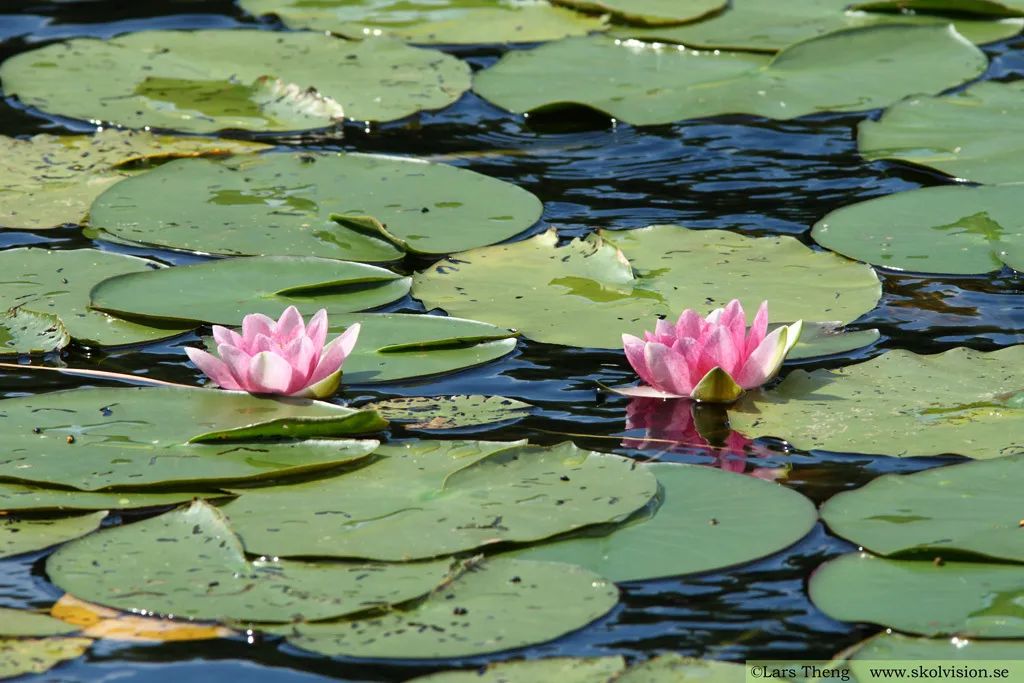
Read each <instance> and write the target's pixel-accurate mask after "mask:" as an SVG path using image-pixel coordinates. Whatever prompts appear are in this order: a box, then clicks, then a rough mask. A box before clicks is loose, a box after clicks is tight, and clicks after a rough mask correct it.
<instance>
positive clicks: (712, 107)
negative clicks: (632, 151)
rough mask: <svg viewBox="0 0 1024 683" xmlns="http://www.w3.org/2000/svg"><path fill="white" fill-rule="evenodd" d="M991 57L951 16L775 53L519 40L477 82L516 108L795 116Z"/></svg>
mask: <svg viewBox="0 0 1024 683" xmlns="http://www.w3.org/2000/svg"><path fill="white" fill-rule="evenodd" d="M987 64H988V60H987V59H986V57H985V55H984V53H982V52H981V50H979V49H978V48H977V47H975V46H974V45H972V44H971V43H970V42H968V41H967V40H965V39H964V38H963V36H961V35H960V34H958V33H957V32H956V31H955V30H953V28H952V27H950V26H946V25H936V26H911V25H904V24H888V25H882V26H870V27H866V28H859V29H850V30H846V31H837V32H835V33H829V34H826V35H824V36H821V37H818V38H814V39H811V40H807V41H805V42H801V43H797V44H795V45H791V46H789V47H787V48H786V49H784V50H782V51H781V52H780V53H779V54H778V55H776V56H775V57H774V58H773V59H771V60H769V59H768V57H766V56H764V55H757V54H753V53H743V52H721V53H719V51H717V50H716V51H705V52H698V51H694V50H687V49H685V48H683V47H682V46H678V47H677V46H674V45H673V46H669V47H665V46H652V45H650V44H644V43H640V42H639V41H632V40H627V41H613V40H611V39H610V38H604V37H589V38H569V39H566V40H562V41H558V42H555V43H549V44H546V45H542V46H541V47H539V48H536V49H534V50H529V51H515V52H510V53H508V54H506V55H505V56H504V57H503V58H502V59H501V61H499V62H498V63H497V64H496V65H495V66H493V67H491V68H489V69H487V70H485V71H483V72H480V73H478V74H476V76H475V77H474V89H475V90H476V92H478V93H479V94H480V95H481V96H483V97H485V98H486V99H488V100H490V101H491V102H493V103H494V104H496V105H498V106H499V107H502V108H504V109H508V110H511V111H514V112H532V111H537V110H543V109H550V108H554V107H559V106H564V105H566V104H579V105H584V106H587V107H591V108H593V109H596V110H599V111H602V112H605V113H607V114H609V115H610V116H612V117H614V118H616V119H620V120H622V121H625V122H627V123H632V124H634V125H654V124H662V123H671V122H673V121H678V120H680V119H692V118H699V117H706V116H718V115H721V114H756V115H759V116H766V117H768V118H774V119H792V118H796V117H798V116H804V115H807V114H814V113H818V112H822V111H863V110H865V109H873V108H876V107H885V106H888V105H890V104H892V103H894V102H896V101H898V100H900V99H902V98H904V97H906V96H907V95H911V94H916V93H927V94H931V93H938V92H941V91H943V90H946V89H947V88H951V87H954V86H956V85H960V84H961V83H963V82H965V81H968V80H971V79H972V78H975V77H977V76H980V75H981V74H982V73H983V72H984V71H985V68H986V66H987ZM883 71H884V73H885V74H886V77H885V78H878V74H879V73H880V72H883Z"/></svg>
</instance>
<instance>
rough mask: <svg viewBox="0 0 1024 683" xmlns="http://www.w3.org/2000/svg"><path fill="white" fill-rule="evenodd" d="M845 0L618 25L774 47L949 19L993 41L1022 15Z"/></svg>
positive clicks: (739, 3) (761, 5)
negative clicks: (950, 12) (875, 7)
mask: <svg viewBox="0 0 1024 683" xmlns="http://www.w3.org/2000/svg"><path fill="white" fill-rule="evenodd" d="M849 4H850V3H849V0H787V2H785V3H781V2H775V1H774V0H733V1H732V2H731V3H730V5H729V9H728V10H726V11H724V12H721V13H720V14H716V15H715V16H713V17H709V18H708V19H705V20H704V21H701V22H698V23H693V24H684V25H682V26H657V27H650V28H637V27H633V26H626V27H621V28H617V29H615V30H614V31H613V35H617V36H620V37H623V38H639V39H641V40H649V41H651V40H657V41H663V42H669V43H680V44H683V45H686V46H687V47H691V48H702V49H714V50H749V51H753V52H777V51H779V50H782V49H783V48H785V47H787V46H789V45H792V44H793V43H797V42H800V41H804V40H809V39H811V38H814V37H816V36H821V35H824V34H826V33H832V32H834V31H840V30H843V29H850V28H859V27H864V26H877V25H879V24H895V23H898V24H918V25H922V24H932V25H935V24H943V25H944V24H953V26H954V27H955V28H956V30H957V32H958V33H960V34H961V35H962V36H964V37H965V38H967V39H968V40H970V41H971V42H973V43H977V44H983V43H991V42H994V41H997V40H1004V39H1006V38H1009V37H1011V36H1014V35H1016V34H1018V33H1020V30H1021V27H1022V26H1024V21H1022V20H1020V19H994V18H981V17H965V16H963V15H957V16H955V17H944V16H938V15H931V14H898V13H883V12H855V11H846V8H847V7H848V6H849Z"/></svg>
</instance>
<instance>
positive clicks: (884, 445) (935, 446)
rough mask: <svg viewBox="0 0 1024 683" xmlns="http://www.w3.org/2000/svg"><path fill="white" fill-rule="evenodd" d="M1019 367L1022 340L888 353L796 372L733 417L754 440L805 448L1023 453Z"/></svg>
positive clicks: (750, 397)
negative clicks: (980, 347) (981, 347)
mask: <svg viewBox="0 0 1024 683" xmlns="http://www.w3.org/2000/svg"><path fill="white" fill-rule="evenodd" d="M1022 365H1024V346H1011V347H1009V348H1006V349H1002V350H999V351H993V352H990V353H985V352H982V351H975V350H973V349H965V348H955V349H952V350H950V351H946V352H945V353H940V354H936V355H931V356H919V355H917V354H915V353H911V352H910V351H903V350H896V351H888V352H886V353H884V354H882V355H881V356H878V357H877V358H874V359H872V360H870V361H868V362H866V363H860V364H858V365H851V366H849V367H845V368H840V369H838V370H815V371H813V372H805V371H803V370H794V371H793V372H792V373H790V374H789V376H788V377H786V379H785V380H783V381H782V383H780V384H779V385H778V386H776V387H774V388H773V389H770V390H764V389H761V390H758V391H755V392H749V393H748V394H747V395H746V396H745V397H744V398H741V399H740V401H739V403H737V404H736V405H735V406H734V407H733V409H731V410H730V411H729V422H730V424H731V425H732V428H733V429H735V430H736V431H738V432H740V433H742V434H744V435H745V436H747V437H750V438H755V437H758V436H776V437H780V438H784V439H786V440H787V441H789V442H790V443H791V444H793V445H794V446H795V447H796V448H800V449H804V450H810V449H813V448H820V449H825V450H829V451H842V452H849V453H879V454H882V455H891V456H897V457H908V456H925V455H942V454H946V453H956V454H959V455H965V456H967V457H970V458H977V459H988V458H997V457H999V456H1003V455H1011V454H1014V453H1020V452H1024V434H1022V433H1021V430H1019V429H1017V426H1018V425H1019V423H1020V420H1021V419H1024V406H1022V405H1021V403H1020V397H1021V394H1022V389H1024V386H1022V382H1021V378H1020V368H1021V367H1022Z"/></svg>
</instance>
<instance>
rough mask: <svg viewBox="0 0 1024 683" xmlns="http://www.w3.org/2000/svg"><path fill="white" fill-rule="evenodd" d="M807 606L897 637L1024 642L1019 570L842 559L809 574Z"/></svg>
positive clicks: (856, 556) (1023, 585) (1022, 570)
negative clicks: (810, 604) (885, 629)
mask: <svg viewBox="0 0 1024 683" xmlns="http://www.w3.org/2000/svg"><path fill="white" fill-rule="evenodd" d="M809 591H810V595H811V600H813V601H814V604H815V605H817V607H818V609H820V610H821V611H822V612H824V613H825V614H827V615H828V616H830V617H832V618H833V619H838V620H839V621H867V622H871V623H873V624H881V625H883V626H888V627H890V628H893V629H895V630H897V631H903V632H904V633H916V634H920V635H927V636H940V635H958V636H964V637H967V636H976V637H980V638H1021V637H1024V567H1021V566H1018V565H1008V564H985V563H980V562H977V563H976V562H944V561H939V562H919V561H910V560H886V559H883V558H880V557H875V556H873V555H868V554H867V553H852V554H849V555H843V556H841V557H839V558H838V559H836V560H832V561H831V562H828V563H826V564H824V565H823V566H821V567H820V568H818V570H817V571H816V572H815V573H814V574H813V575H811V582H810V586H809Z"/></svg>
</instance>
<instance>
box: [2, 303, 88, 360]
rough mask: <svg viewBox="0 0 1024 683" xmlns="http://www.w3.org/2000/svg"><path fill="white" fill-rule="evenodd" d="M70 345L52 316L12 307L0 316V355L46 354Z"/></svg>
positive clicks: (62, 325) (61, 328)
mask: <svg viewBox="0 0 1024 683" xmlns="http://www.w3.org/2000/svg"><path fill="white" fill-rule="evenodd" d="M70 342H71V336H70V335H69V334H68V331H67V329H66V328H65V327H64V323H62V322H61V321H60V318H58V317H57V316H55V315H52V314H49V313H36V312H35V311H28V310H22V309H20V308H12V309H11V310H9V311H7V312H6V313H0V356H5V355H23V354H34V353H49V352H50V351H59V350H60V349H63V348H64V347H65V346H67V345H68V344H69V343H70Z"/></svg>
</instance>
